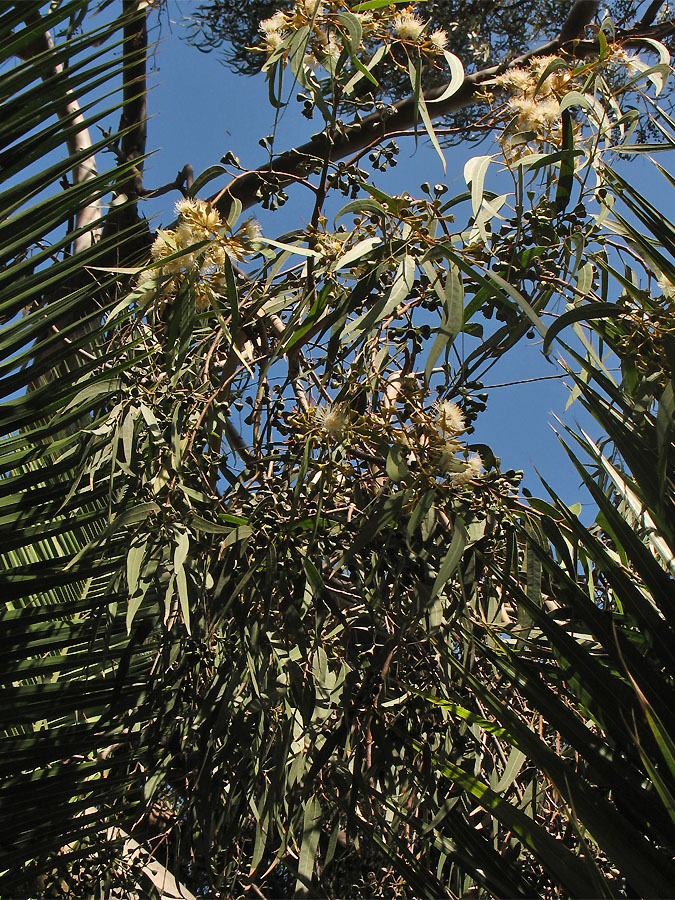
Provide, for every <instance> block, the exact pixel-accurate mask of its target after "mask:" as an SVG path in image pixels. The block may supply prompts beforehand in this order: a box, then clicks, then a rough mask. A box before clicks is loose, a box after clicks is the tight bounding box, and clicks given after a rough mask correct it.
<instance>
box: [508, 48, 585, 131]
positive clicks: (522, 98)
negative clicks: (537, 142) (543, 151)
mask: <svg viewBox="0 0 675 900" xmlns="http://www.w3.org/2000/svg"><path fill="white" fill-rule="evenodd" d="M555 59H556V57H555V56H537V57H533V58H532V59H531V60H530V61H529V64H528V66H527V68H513V69H509V70H508V71H506V72H504V73H503V74H502V75H499V76H498V77H497V78H496V79H495V84H496V85H497V86H498V87H502V88H505V89H506V90H507V91H509V93H511V94H512V96H511V97H510V98H509V101H508V106H509V109H510V110H511V113H512V114H513V115H514V124H515V127H516V129H517V130H518V131H534V132H536V133H537V135H542V134H544V135H550V132H551V129H552V128H553V127H554V126H555V125H556V123H557V122H558V120H559V118H560V103H559V102H558V95H560V94H561V93H564V92H565V90H566V89H567V87H568V85H569V81H570V75H569V73H568V72H567V71H566V70H560V69H557V70H555V71H553V72H551V73H550V74H549V75H548V76H547V77H546V78H545V79H544V81H543V82H542V83H541V84H539V82H540V80H541V77H542V76H543V74H544V73H545V71H546V69H547V68H548V66H549V65H550V64H551V63H552V62H553V61H554V60H555ZM535 92H536V93H535Z"/></svg>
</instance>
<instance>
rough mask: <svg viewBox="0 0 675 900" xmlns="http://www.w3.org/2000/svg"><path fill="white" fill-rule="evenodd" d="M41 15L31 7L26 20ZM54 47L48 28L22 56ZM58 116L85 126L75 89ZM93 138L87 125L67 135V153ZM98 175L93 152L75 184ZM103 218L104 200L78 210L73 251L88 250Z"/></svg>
mask: <svg viewBox="0 0 675 900" xmlns="http://www.w3.org/2000/svg"><path fill="white" fill-rule="evenodd" d="M39 18H40V13H39V11H38V10H32V11H31V13H30V14H27V15H26V22H34V21H36V20H37V19H39ZM53 50H54V39H53V37H52V35H51V33H50V32H49V31H45V32H44V33H43V34H42V35H40V37H39V38H37V39H36V40H35V41H33V42H32V43H31V45H30V46H29V47H27V48H26V49H25V51H24V52H23V53H22V54H21V58H22V59H23V60H28V59H31V58H32V57H34V56H37V54H38V53H44V52H47V51H53ZM63 70H64V67H63V64H62V63H58V62H55V63H54V66H53V68H52V70H51V71H50V72H49V73H48V74H45V75H44V76H43V78H44V79H46V78H51V77H55V76H59V75H61V74H62V73H63ZM57 115H58V117H59V120H60V121H61V122H67V123H68V125H74V126H77V125H83V123H84V118H83V116H82V113H81V112H80V105H79V103H78V102H77V100H76V99H75V97H74V96H73V93H72V91H70V90H66V92H65V94H64V97H63V100H62V101H61V103H60V104H59V105H58V107H57ZM91 146H92V140H91V136H90V134H89V129H88V128H86V127H84V125H83V127H82V128H81V129H79V130H77V131H72V132H71V133H69V135H68V136H67V138H66V147H67V149H68V155H69V156H74V155H75V154H78V153H82V152H83V151H84V152H85V153H86V151H87V150H89V149H91ZM97 174H98V172H97V169H96V157H95V156H94V154H93V153H92V154H91V156H85V157H83V158H82V159H81V160H80V161H79V162H78V163H77V164H76V165H75V166H73V169H72V180H73V184H74V185H81V184H84V183H85V182H87V181H90V180H91V179H92V178H95V177H96V175H97ZM100 218H101V203H100V200H92V201H91V202H90V203H88V204H87V205H86V206H83V207H81V208H80V209H78V211H77V213H76V215H75V231H76V232H78V231H80V230H82V229H84V230H82V233H81V234H76V236H75V238H74V240H73V246H72V252H73V254H75V253H80V252H81V251H82V250H87V249H88V248H89V247H91V245H92V244H93V243H94V242H95V241H96V240H98V238H99V237H100V234H101V228H100V226H99V225H96V226H95V225H94V223H95V222H98V221H99V220H100Z"/></svg>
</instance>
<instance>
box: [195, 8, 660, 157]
mask: <svg viewBox="0 0 675 900" xmlns="http://www.w3.org/2000/svg"><path fill="white" fill-rule="evenodd" d="M571 5H572V4H571V3H570V2H569V0H543V2H534V0H519V2H511V0H425V2H424V3H420V5H419V10H418V11H419V13H420V15H421V16H422V17H423V18H424V20H425V21H426V22H428V23H429V24H428V28H429V30H430V32H431V31H435V30H442V31H444V32H445V34H446V36H447V39H448V43H447V48H448V49H449V50H450V51H452V52H453V53H454V54H456V55H457V56H458V58H459V59H461V61H462V63H463V65H464V67H465V70H466V71H467V72H472V71H476V70H479V69H483V68H485V67H487V66H494V65H498V64H500V63H504V62H507V61H508V60H510V59H513V58H515V57H518V56H520V55H521V54H523V53H525V52H526V51H527V50H529V49H531V48H532V47H533V46H538V45H540V44H541V43H542V41H544V40H551V39H553V38H554V37H556V36H557V35H559V34H560V33H561V29H562V28H563V26H565V27H568V28H570V27H573V22H571V21H570V20H569V12H570V6H571ZM293 6H294V0H285V2H282V3H274V2H270V0H254V2H250V3H247V4H245V5H244V6H242V4H241V3H237V2H233V0H200V2H199V3H198V4H196V5H195V6H194V8H190V10H189V11H188V16H187V19H186V22H185V28H186V38H187V40H188V41H189V42H190V43H191V44H193V45H194V46H195V47H197V48H198V49H199V50H201V51H203V52H213V51H217V52H218V54H219V56H220V57H221V58H222V59H223V61H224V62H225V64H226V65H227V66H229V67H230V68H232V69H233V70H234V71H236V72H238V73H240V74H242V75H256V74H257V73H258V71H259V69H260V52H259V51H260V48H261V45H263V44H264V35H262V34H261V32H260V22H261V21H264V20H266V19H267V18H269V17H270V16H272V14H273V13H274V12H275V11H276V10H277V9H279V8H281V9H285V10H289V9H291V8H292V7H293ZM580 6H583V4H580ZM591 6H593V4H591ZM603 9H604V10H606V11H607V14H608V16H609V17H611V20H612V22H613V23H614V25H615V26H616V27H617V28H619V29H629V28H634V27H635V26H636V25H639V27H641V28H644V29H652V28H653V26H654V25H655V24H661V25H664V24H665V23H666V22H667V20H668V18H669V17H670V16H671V14H672V13H671V10H670V7H669V5H668V3H666V2H661V3H659V2H647V0H610V2H609V3H607V4H604V6H603ZM663 31H664V35H663V36H664V39H665V42H666V44H667V45H668V46H669V47H670V43H669V42H670V38H669V37H668V36H667V32H668V27H667V26H666V27H664V29H663ZM424 80H425V85H426V86H427V87H433V86H435V85H438V84H441V83H442V82H443V80H444V74H443V72H442V71H439V70H438V68H437V67H434V66H433V65H427V66H426V67H425V70H424ZM378 82H379V86H378V88H377V89H375V87H374V85H372V83H370V82H361V84H360V85H359V86H357V88H356V93H357V96H361V95H363V94H367V93H373V92H377V93H378V94H379V95H380V96H381V97H384V98H386V99H387V100H389V101H391V100H394V101H397V100H401V99H402V98H404V97H406V96H407V95H408V94H409V93H410V84H409V80H408V75H407V72H405V71H401V70H400V68H399V67H395V66H392V67H390V68H389V69H388V70H387V71H386V72H382V73H381V75H380V77H379V78H378ZM327 88H328V89H330V88H329V86H328V84H327ZM663 99H665V98H663ZM663 99H662V104H663ZM669 102H670V101H669V100H668V103H669ZM668 108H669V107H668ZM487 110H488V107H487V106H486V105H484V104H482V103H481V102H480V98H475V99H474V102H473V103H472V105H471V107H469V108H466V107H465V108H463V109H458V110H455V111H453V112H452V113H451V114H448V115H446V116H445V117H444V121H443V126H444V127H443V128H442V129H439V130H440V134H439V139H440V140H441V142H442V143H443V144H447V145H453V144H458V143H466V141H468V140H471V141H479V140H481V139H483V138H485V137H486V135H489V134H490V131H491V128H490V123H489V121H484V119H483V117H484V115H485V113H486V112H487ZM641 126H642V127H648V123H647V122H643V123H641Z"/></svg>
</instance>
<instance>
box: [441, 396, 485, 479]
mask: <svg viewBox="0 0 675 900" xmlns="http://www.w3.org/2000/svg"><path fill="white" fill-rule="evenodd" d="M436 426H437V428H438V430H439V432H440V435H441V437H442V440H443V444H442V446H441V447H440V449H438V451H437V452H438V467H439V468H440V470H441V471H442V472H444V473H446V474H447V475H448V477H449V478H450V480H451V481H452V483H453V484H456V485H458V486H460V485H463V484H467V483H468V482H469V481H473V480H474V479H475V478H478V477H479V476H480V475H481V473H482V471H483V460H482V459H481V458H480V455H479V454H478V453H472V454H470V455H469V456H468V457H467V456H466V452H465V450H464V448H463V446H462V444H461V442H460V441H458V440H457V436H458V435H460V434H461V433H462V432H463V431H465V430H466V421H465V419H464V413H463V412H462V410H461V409H460V408H459V406H457V404H456V403H451V402H450V401H449V400H442V401H441V402H440V403H438V404H437V405H436ZM462 453H464V457H462V456H461V454H462Z"/></svg>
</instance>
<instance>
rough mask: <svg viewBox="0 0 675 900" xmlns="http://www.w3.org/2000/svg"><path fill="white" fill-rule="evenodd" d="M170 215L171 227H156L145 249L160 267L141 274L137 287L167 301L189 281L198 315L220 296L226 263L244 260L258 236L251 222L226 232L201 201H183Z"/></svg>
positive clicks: (216, 215)
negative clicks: (174, 217) (175, 217)
mask: <svg viewBox="0 0 675 900" xmlns="http://www.w3.org/2000/svg"><path fill="white" fill-rule="evenodd" d="M175 211H176V213H177V215H178V224H177V225H176V227H175V228H174V229H161V228H160V229H158V231H157V237H156V238H155V241H154V243H153V245H152V248H151V251H150V253H151V257H152V261H153V262H154V263H159V265H155V266H153V267H152V268H151V269H146V270H145V271H144V272H141V274H140V276H139V279H138V288H139V289H140V291H141V292H142V293H148V294H152V295H153V296H154V297H155V298H156V299H157V300H159V301H160V302H161V303H168V302H170V301H171V300H173V298H174V297H175V296H176V293H177V292H178V290H179V288H180V285H181V282H182V280H183V279H185V278H188V277H189V278H190V279H191V281H192V283H193V285H194V291H195V305H196V308H197V311H199V312H201V311H203V310H205V309H208V308H209V306H210V305H211V299H212V296H213V295H214V294H216V293H218V292H219V287H220V281H221V279H220V276H221V274H222V271H223V267H224V266H225V261H226V259H228V258H230V259H236V260H243V259H245V258H246V256H247V255H250V254H251V253H253V252H255V250H257V249H258V242H259V241H260V239H261V238H262V232H261V230H260V225H259V224H258V223H257V222H256V220H255V219H248V220H247V221H246V222H244V223H243V224H242V225H241V226H240V227H239V229H238V230H237V231H236V233H234V234H232V233H230V234H229V235H228V234H226V233H225V231H226V229H225V228H224V227H223V223H222V221H221V218H220V214H219V212H218V210H217V209H215V208H214V207H212V206H211V204H210V203H207V202H206V201H205V200H198V199H193V198H191V197H186V198H184V199H182V200H179V201H178V203H177V204H176V207H175ZM205 242H206V243H205Z"/></svg>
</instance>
